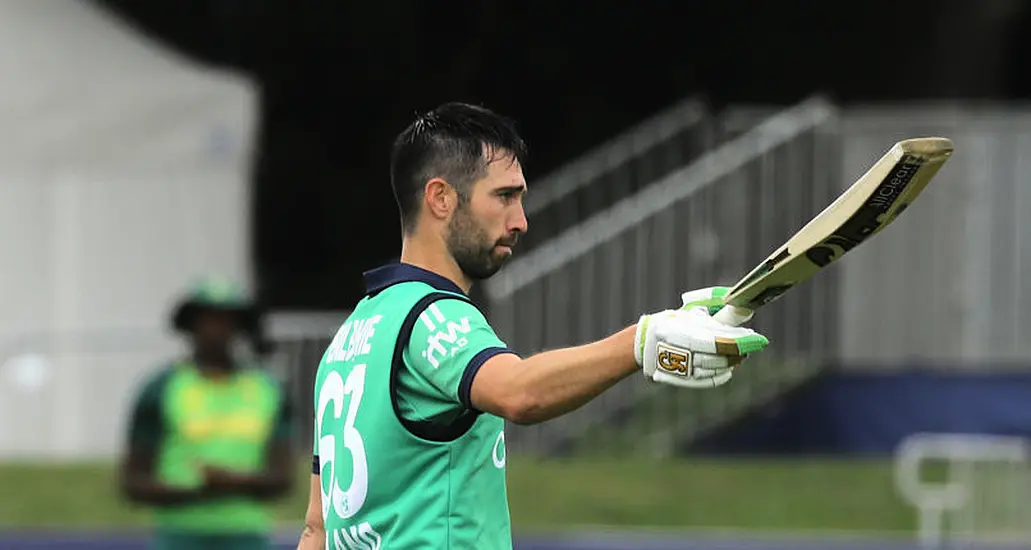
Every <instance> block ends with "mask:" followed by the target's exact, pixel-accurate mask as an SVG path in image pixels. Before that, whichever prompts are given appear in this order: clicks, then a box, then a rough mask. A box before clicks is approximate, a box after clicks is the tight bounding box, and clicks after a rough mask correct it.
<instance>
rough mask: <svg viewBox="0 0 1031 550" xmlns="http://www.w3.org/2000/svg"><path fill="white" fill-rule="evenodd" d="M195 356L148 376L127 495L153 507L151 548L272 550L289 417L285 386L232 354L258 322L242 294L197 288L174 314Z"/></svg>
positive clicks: (135, 415)
mask: <svg viewBox="0 0 1031 550" xmlns="http://www.w3.org/2000/svg"><path fill="white" fill-rule="evenodd" d="M173 324H174V326H175V328H176V329H178V330H180V331H182V332H185V333H186V334H188V335H189V337H190V342H191V344H192V348H193V349H192V353H191V354H189V355H188V356H186V357H183V358H181V359H179V360H176V361H174V362H172V364H170V365H168V366H167V367H166V368H164V369H162V370H161V371H159V372H158V373H156V374H155V375H154V376H152V377H151V378H150V379H149V380H148V381H147V382H146V384H144V386H143V388H142V389H141V391H140V392H139V394H138V396H137V397H136V400H135V404H134V406H133V408H132V412H131V417H130V421H129V434H128V442H127V448H126V451H127V452H126V455H125V458H124V460H123V463H122V470H121V488H122V491H123V492H124V494H125V495H126V496H127V497H128V498H129V499H130V500H131V501H133V502H136V503H139V504H143V505H146V506H149V507H152V508H154V513H155V519H156V527H157V529H156V533H155V536H154V541H153V548H155V549H162V550H179V549H182V550H186V549H191V550H216V549H218V550H251V549H266V548H271V545H270V534H271V531H272V528H273V519H272V515H271V510H270V509H269V507H268V503H267V501H268V500H270V499H274V498H277V497H280V496H282V495H284V494H286V493H287V491H288V490H289V489H290V485H291V483H290V482H291V479H292V476H293V472H294V470H293V464H294V463H293V458H292V457H291V452H292V449H291V443H292V437H291V429H292V418H291V410H290V407H289V405H288V402H287V400H286V398H285V395H284V393H283V391H282V390H281V388H280V386H279V384H278V383H277V382H276V381H275V380H274V379H273V378H272V377H271V376H269V375H268V374H266V373H265V372H264V371H262V370H260V369H258V368H255V367H253V366H250V365H248V364H245V362H244V361H243V360H242V359H240V358H239V357H236V356H234V354H233V353H232V345H233V343H234V341H235V340H236V336H237V335H238V334H239V333H240V332H248V333H250V334H251V335H252V336H256V335H257V325H258V318H257V313H256V311H255V309H254V307H253V306H252V305H251V304H250V303H249V301H248V300H246V299H245V297H244V295H243V293H242V291H241V290H240V289H239V288H237V287H235V286H234V285H232V284H230V283H228V282H224V281H221V280H215V279H209V280H205V281H203V282H201V283H200V284H199V285H198V286H197V287H196V288H195V289H194V290H193V292H192V293H191V294H190V296H188V297H187V298H186V299H185V300H183V301H182V302H181V303H180V304H179V306H178V307H177V309H176V312H175V314H174V316H173Z"/></svg>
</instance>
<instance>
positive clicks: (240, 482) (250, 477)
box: [212, 471, 291, 499]
mask: <svg viewBox="0 0 1031 550" xmlns="http://www.w3.org/2000/svg"><path fill="white" fill-rule="evenodd" d="M290 481H291V480H290V476H289V475H285V474H283V473H279V472H275V471H271V472H263V473H258V474H234V475H233V476H232V478H230V479H225V480H222V481H221V482H219V483H218V484H217V485H216V486H215V487H213V488H212V489H213V492H214V493H215V494H216V495H217V494H228V495H247V496H251V497H254V498H258V499H272V498H278V497H280V496H282V495H284V494H286V493H287V492H288V491H289V490H290Z"/></svg>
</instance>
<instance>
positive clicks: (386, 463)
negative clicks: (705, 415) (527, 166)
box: [298, 103, 767, 550]
mask: <svg viewBox="0 0 1031 550" xmlns="http://www.w3.org/2000/svg"><path fill="white" fill-rule="evenodd" d="M524 156H525V154H524V145H523V142H522V140H521V139H520V138H519V136H518V134H517V133H516V131H515V130H514V129H513V126H512V125H511V123H510V122H509V121H508V120H506V119H504V118H502V117H500V116H498V115H496V114H494V113H492V112H491V111H488V110H486V109H482V108H479V107H474V106H470V105H465V104H457V103H450V104H446V105H442V106H440V107H438V108H437V109H435V110H433V111H431V112H429V113H427V114H425V115H422V116H420V117H419V118H418V119H417V120H416V121H414V122H413V123H412V124H411V125H410V126H409V127H408V128H407V129H405V130H404V131H403V132H402V133H401V134H400V135H399V136H398V138H397V140H396V141H395V143H394V148H393V152H392V156H391V183H392V186H393V190H394V194H395V197H396V199H397V202H398V205H399V207H400V213H401V224H402V229H403V235H404V240H403V244H402V249H401V258H400V262H398V263H395V264H390V265H386V266H383V267H380V268H377V269H374V270H372V271H370V272H367V273H366V274H365V284H366V289H365V290H366V294H365V296H364V297H363V298H362V299H361V300H360V301H359V302H358V304H357V305H356V306H355V308H354V311H353V312H352V313H351V315H349V316H348V318H347V319H346V320H345V322H344V323H343V325H342V326H341V327H340V329H339V331H338V332H337V333H336V336H335V337H334V339H333V340H332V342H331V343H330V345H329V346H328V348H327V349H326V352H325V355H324V356H323V359H322V361H321V363H320V365H319V369H318V373H317V375H316V380H315V400H314V401H315V403H314V412H315V432H314V436H315V449H314V451H315V452H314V455H315V456H314V460H313V472H312V474H313V475H312V481H311V493H310V499H309V504H308V510H307V514H306V519H305V529H304V533H303V534H302V536H301V540H300V543H299V545H298V548H299V549H300V550H313V549H323V548H333V549H338V550H344V549H346V550H358V549H381V548H382V549H389V550H414V549H429V548H433V549H438V550H447V549H463V550H465V549H474V548H475V549H479V550H495V549H506V550H507V549H510V548H511V547H512V541H511V538H512V537H511V528H510V524H509V512H508V503H507V496H506V487H505V464H506V457H505V431H504V428H505V421H506V420H507V421H510V422H515V423H517V424H531V423H535V422H541V421H544V420H548V419H550V418H554V417H556V416H559V415H562V414H564V413H567V412H569V411H572V410H574V409H576V408H578V407H580V406H581V405H583V404H584V403H586V402H587V401H589V400H590V399H592V398H594V397H595V396H597V395H598V394H600V393H602V392H603V391H605V390H606V389H607V388H609V387H611V386H612V385H614V384H615V383H616V382H618V381H620V380H622V379H624V378H626V377H628V376H631V375H632V374H634V373H640V372H642V371H643V374H644V376H645V377H646V378H647V379H649V380H651V381H654V382H658V383H665V384H671V385H674V386H679V387H686V388H709V387H715V386H718V385H721V384H724V383H726V382H727V381H728V380H729V379H730V377H731V375H732V373H733V369H734V367H735V366H737V365H738V364H740V363H741V361H742V360H743V359H744V357H745V356H747V355H748V354H750V353H754V352H757V351H759V350H761V349H763V348H764V347H765V346H766V345H767V340H766V338H764V337H763V336H761V335H759V334H756V333H755V332H754V331H752V330H749V329H746V328H740V327H737V326H728V325H724V324H720V323H718V322H717V321H715V320H714V319H712V313H714V312H715V311H717V310H718V309H719V308H720V304H721V301H720V299H719V298H720V296H722V295H723V293H725V292H726V290H727V289H726V288H723V287H713V288H705V289H701V290H697V291H693V292H688V293H685V294H684V295H683V296H682V300H683V303H682V306H681V307H678V308H675V309H669V310H666V311H662V312H658V313H655V314H650V315H642V316H641V317H640V319H639V321H638V322H637V323H636V324H634V325H633V326H630V327H627V328H626V329H624V330H621V331H619V332H618V333H616V334H613V335H612V336H610V337H607V338H605V339H603V340H600V341H597V342H594V343H590V344H586V345H582V346H577V347H572V348H567V349H558V350H552V351H546V352H543V353H539V354H536V355H533V356H532V357H528V358H525V359H524V358H521V357H520V356H519V355H517V354H516V353H514V352H513V351H512V350H509V349H508V348H507V347H506V345H505V343H504V342H503V341H502V340H501V339H499V338H498V336H497V335H496V334H495V333H494V331H493V329H492V328H491V326H490V324H489V323H488V322H487V320H486V319H485V318H484V315H483V314H482V313H481V312H480V311H479V310H478V309H477V307H476V306H475V305H474V304H473V303H472V302H471V301H470V300H469V298H468V292H469V289H470V287H471V286H472V284H473V283H474V282H475V281H478V280H483V279H486V278H488V277H490V276H491V275H493V274H494V273H495V272H497V271H498V269H500V268H501V266H502V264H503V263H505V261H506V260H507V259H508V258H509V256H510V255H511V254H512V248H513V247H514V246H515V244H516V242H517V241H518V238H519V235H520V234H522V233H524V232H525V231H526V230H527V220H526V217H525V214H524V212H523V206H522V200H523V196H524V194H525V193H526V191H527V186H526V181H525V179H524V177H523V173H522V161H523V158H524ZM599 299H601V298H599ZM735 313H736V314H737V315H738V318H739V319H740V320H741V321H742V322H744V321H746V320H748V318H750V316H751V312H750V311H737V312H735ZM531 322H532V321H531Z"/></svg>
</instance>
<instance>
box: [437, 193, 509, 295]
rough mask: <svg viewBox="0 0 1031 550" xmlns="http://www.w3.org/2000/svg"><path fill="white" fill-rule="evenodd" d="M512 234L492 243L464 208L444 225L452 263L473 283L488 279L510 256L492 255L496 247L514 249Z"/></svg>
mask: <svg viewBox="0 0 1031 550" xmlns="http://www.w3.org/2000/svg"><path fill="white" fill-rule="evenodd" d="M517 238H518V237H517V236H516V235H512V236H508V237H505V238H502V239H500V240H497V241H494V240H492V239H491V238H490V236H489V235H487V232H486V231H484V230H483V228H482V227H480V225H479V224H477V223H476V220H475V219H473V217H472V215H471V214H470V213H469V211H468V210H467V209H465V208H459V209H458V211H456V212H455V215H454V216H453V217H452V218H451V223H450V224H449V225H448V234H447V247H448V251H449V252H451V256H452V257H454V259H455V263H457V264H458V267H459V268H460V269H461V270H462V272H463V273H465V275H466V276H467V277H469V278H470V279H472V280H474V281H482V280H484V279H488V278H490V277H491V276H492V275H494V274H495V273H497V272H498V270H500V269H501V266H502V265H504V264H505V262H506V261H507V260H508V258H509V256H510V255H505V256H498V255H495V254H494V247H496V246H497V245H499V244H501V245H507V246H515V242H516V240H517Z"/></svg>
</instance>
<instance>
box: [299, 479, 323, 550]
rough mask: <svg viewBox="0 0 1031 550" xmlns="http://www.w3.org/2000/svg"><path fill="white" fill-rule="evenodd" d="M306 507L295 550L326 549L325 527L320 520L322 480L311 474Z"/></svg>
mask: <svg viewBox="0 0 1031 550" xmlns="http://www.w3.org/2000/svg"><path fill="white" fill-rule="evenodd" d="M309 493H310V494H309V495H308V509H307V511H305V513H304V531H302V532H301V540H300V542H298V543H297V550H326V527H325V525H324V524H323V522H322V481H321V480H320V478H319V474H312V476H311V489H310V491H309Z"/></svg>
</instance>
